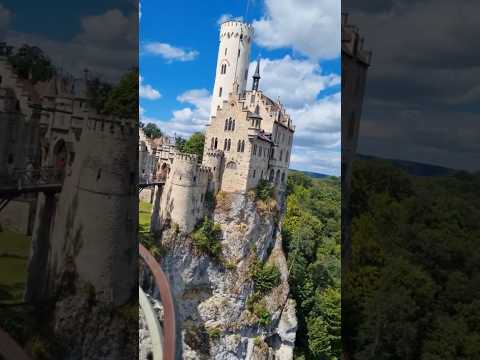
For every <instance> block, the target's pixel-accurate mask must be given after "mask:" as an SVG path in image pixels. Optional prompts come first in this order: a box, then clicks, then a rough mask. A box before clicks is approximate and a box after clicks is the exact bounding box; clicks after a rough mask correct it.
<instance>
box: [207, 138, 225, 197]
mask: <svg viewBox="0 0 480 360" xmlns="http://www.w3.org/2000/svg"><path fill="white" fill-rule="evenodd" d="M203 164H204V165H205V166H208V167H210V169H211V171H212V180H211V181H210V188H209V189H208V190H209V191H212V192H213V193H214V194H216V193H217V192H218V190H219V189H220V187H221V178H222V168H223V151H221V150H213V149H207V147H206V146H205V151H204V155H203Z"/></svg>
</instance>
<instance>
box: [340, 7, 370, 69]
mask: <svg viewBox="0 0 480 360" xmlns="http://www.w3.org/2000/svg"><path fill="white" fill-rule="evenodd" d="M364 40H365V39H364V38H363V37H362V36H361V35H360V31H359V29H358V27H357V26H355V25H352V24H349V23H348V14H346V13H343V14H342V54H343V53H344V54H346V55H349V56H351V57H354V58H356V59H357V60H359V61H361V62H363V63H364V64H366V65H370V63H371V60H372V52H371V51H368V50H366V49H364V47H363V45H364Z"/></svg>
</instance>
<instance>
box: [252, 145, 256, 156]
mask: <svg viewBox="0 0 480 360" xmlns="http://www.w3.org/2000/svg"><path fill="white" fill-rule="evenodd" d="M253 155H257V145H256V144H255V145H253Z"/></svg>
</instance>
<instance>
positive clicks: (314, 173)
mask: <svg viewBox="0 0 480 360" xmlns="http://www.w3.org/2000/svg"><path fill="white" fill-rule="evenodd" d="M290 171H296V172H301V173H303V174H305V175H307V176H310V177H312V178H314V179H324V178H327V177H330V175H326V174H320V173H316V172H313V171H301V170H294V169H290Z"/></svg>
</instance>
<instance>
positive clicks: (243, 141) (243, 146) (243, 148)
mask: <svg viewBox="0 0 480 360" xmlns="http://www.w3.org/2000/svg"><path fill="white" fill-rule="evenodd" d="M241 151H242V152H244V151H245V140H242V149H241Z"/></svg>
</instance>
